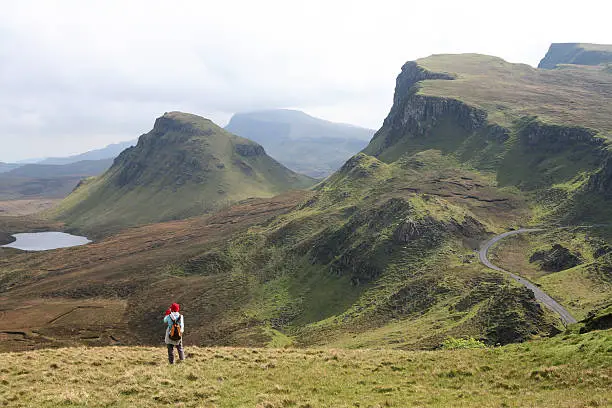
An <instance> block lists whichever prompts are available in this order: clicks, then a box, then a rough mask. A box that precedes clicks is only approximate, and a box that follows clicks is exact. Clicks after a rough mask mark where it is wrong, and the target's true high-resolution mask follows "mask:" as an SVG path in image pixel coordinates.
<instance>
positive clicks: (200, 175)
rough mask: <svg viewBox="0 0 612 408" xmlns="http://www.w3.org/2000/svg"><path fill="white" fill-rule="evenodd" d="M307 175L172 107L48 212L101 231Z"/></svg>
mask: <svg viewBox="0 0 612 408" xmlns="http://www.w3.org/2000/svg"><path fill="white" fill-rule="evenodd" d="M311 184H313V180H311V179H310V178H308V177H306V176H302V175H299V174H296V173H293V172H292V171H290V170H288V169H287V168H285V167H283V166H282V165H281V164H279V163H278V162H276V161H275V160H274V159H272V158H270V157H269V156H268V155H266V153H265V151H264V150H263V148H262V147H261V146H259V145H258V144H256V143H254V142H252V141H250V140H247V139H244V138H240V137H238V136H234V135H232V134H230V133H228V132H226V131H224V130H223V129H221V128H219V127H218V126H216V125H215V124H214V123H212V122H211V121H209V120H207V119H204V118H202V117H199V116H196V115H190V114H185V113H180V112H171V113H166V114H165V115H164V116H162V117H161V118H159V119H157V121H156V122H155V126H154V128H153V130H152V131H151V132H149V133H147V134H145V135H143V136H141V137H140V139H139V141H138V144H137V145H136V146H135V147H132V148H130V149H127V150H125V151H124V152H123V153H122V154H121V155H120V156H119V157H118V158H117V159H116V160H115V162H114V164H113V166H112V167H111V168H110V169H109V170H108V171H107V172H106V173H104V174H103V175H102V176H100V177H98V178H94V179H89V180H86V181H84V182H83V183H81V184H80V185H79V187H78V188H77V189H76V191H74V193H73V194H71V195H70V196H69V197H68V198H67V199H66V200H65V201H64V202H63V203H62V204H61V205H60V206H59V207H58V208H57V210H56V211H55V212H54V213H53V216H54V217H57V218H58V219H61V220H63V221H65V222H66V223H67V225H68V226H69V227H71V228H78V229H80V230H83V231H86V232H89V233H93V234H98V235H100V234H103V233H107V232H108V231H114V230H117V229H121V228H125V227H128V226H133V225H139V224H145V223H151V222H156V221H167V220H172V219H181V218H187V217H189V216H193V215H197V214H202V213H206V212H210V211H214V210H217V209H219V208H221V207H224V206H227V205H228V204H229V203H232V202H235V201H237V200H241V199H244V198H247V197H270V196H273V195H275V194H278V193H280V192H282V191H286V190H290V189H293V188H304V187H308V186H310V185H311Z"/></svg>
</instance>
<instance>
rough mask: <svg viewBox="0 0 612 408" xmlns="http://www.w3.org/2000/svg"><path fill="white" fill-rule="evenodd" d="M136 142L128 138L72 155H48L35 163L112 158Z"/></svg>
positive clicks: (63, 162)
mask: <svg viewBox="0 0 612 408" xmlns="http://www.w3.org/2000/svg"><path fill="white" fill-rule="evenodd" d="M136 142H137V140H130V141H127V142H121V143H114V144H110V145H108V146H106V147H103V148H101V149H96V150H91V151H88V152H85V153H81V154H77V155H74V156H68V157H49V158H46V159H43V160H41V161H39V162H37V164H69V163H76V162H79V161H83V160H101V159H114V158H115V157H117V156H118V155H119V153H121V152H122V151H124V150H125V149H127V148H128V147H131V146H134V145H135V144H136Z"/></svg>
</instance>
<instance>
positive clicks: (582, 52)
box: [538, 43, 612, 69]
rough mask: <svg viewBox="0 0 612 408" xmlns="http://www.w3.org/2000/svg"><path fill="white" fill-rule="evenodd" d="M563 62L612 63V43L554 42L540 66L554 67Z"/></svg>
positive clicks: (577, 63) (576, 63)
mask: <svg viewBox="0 0 612 408" xmlns="http://www.w3.org/2000/svg"><path fill="white" fill-rule="evenodd" d="M561 64H574V65H602V64H612V45H604V44H583V43H557V44H552V45H551V46H550V48H549V49H548V52H547V53H546V56H545V57H544V58H543V59H542V60H541V61H540V64H539V65H538V68H544V69H554V68H556V67H557V66H558V65H561Z"/></svg>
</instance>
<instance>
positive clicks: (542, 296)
mask: <svg viewBox="0 0 612 408" xmlns="http://www.w3.org/2000/svg"><path fill="white" fill-rule="evenodd" d="M537 231H542V229H540V228H521V229H518V230H514V231H508V232H504V233H503V234H500V235H497V236H495V237H493V238H491V239H490V240H489V241H486V242H485V243H483V244H482V246H481V247H480V252H479V254H478V256H479V258H480V262H482V263H483V264H484V265H485V266H487V267H489V268H491V269H494V270H496V271H500V272H504V273H507V274H508V275H510V277H511V278H512V279H514V280H515V281H517V282H518V283H520V284H521V285H523V286H525V287H526V288H527V289H530V290H531V291H532V292H533V294H534V295H535V298H536V299H537V300H538V301H539V302H542V303H543V304H544V305H545V306H546V307H548V308H549V309H550V310H552V311H553V312H556V313H558V314H559V316H560V317H561V320H562V321H563V324H565V325H568V324H570V323H576V319H574V317H573V316H572V315H571V314H570V313H569V312H568V311H567V310H565V308H564V307H563V306H561V305H560V304H559V303H557V301H556V300H554V299H553V298H551V297H550V296H548V295H547V294H546V293H544V291H542V289H540V288H539V287H537V286H536V285H534V284H533V283H531V282H529V281H528V280H527V279H525V278H522V277H520V276H518V275H515V274H513V273H512V272H508V271H506V270H504V269H502V268H500V267H499V266H495V265H493V264H492V263H491V261H489V258H488V254H489V249H491V247H492V246H493V245H495V244H496V243H497V242H499V241H500V240H502V239H504V238H506V237H509V236H511V235H517V234H524V233H528V232H537Z"/></svg>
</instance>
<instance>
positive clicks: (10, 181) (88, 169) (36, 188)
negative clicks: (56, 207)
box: [0, 159, 112, 200]
mask: <svg viewBox="0 0 612 408" xmlns="http://www.w3.org/2000/svg"><path fill="white" fill-rule="evenodd" d="M111 164H112V159H103V160H85V161H80V162H76V163H71V164H65V165H54V164H24V165H22V166H19V167H17V168H14V169H13V170H10V171H7V172H4V173H1V174H0V199H1V200H15V199H25V198H28V199H29V198H63V197H66V196H67V195H68V194H70V192H71V191H72V190H73V189H74V187H75V186H76V185H77V184H78V183H79V182H80V181H81V180H82V179H83V178H86V177H90V176H97V175H100V174H102V173H104V171H106V170H107V169H108V168H109V167H110V165H111Z"/></svg>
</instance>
